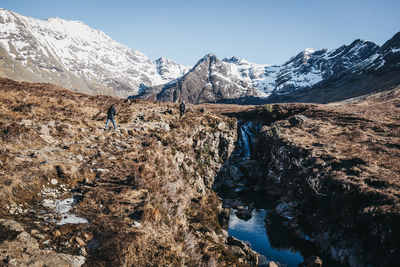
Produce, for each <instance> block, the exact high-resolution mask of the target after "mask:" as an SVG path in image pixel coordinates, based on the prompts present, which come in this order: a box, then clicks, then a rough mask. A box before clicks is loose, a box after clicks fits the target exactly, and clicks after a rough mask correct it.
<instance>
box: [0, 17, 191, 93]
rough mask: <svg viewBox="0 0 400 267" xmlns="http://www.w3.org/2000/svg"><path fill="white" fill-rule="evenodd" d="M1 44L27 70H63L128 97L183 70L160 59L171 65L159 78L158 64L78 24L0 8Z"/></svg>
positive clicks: (173, 77)
mask: <svg viewBox="0 0 400 267" xmlns="http://www.w3.org/2000/svg"><path fill="white" fill-rule="evenodd" d="M0 45H1V46H2V47H4V48H5V50H6V51H7V52H8V54H9V55H10V56H11V57H12V58H13V59H14V60H19V61H21V62H22V64H24V65H26V66H28V63H31V64H33V65H34V66H36V67H39V68H41V69H43V68H44V69H47V70H50V71H57V70H59V71H60V70H61V69H65V70H67V71H69V72H71V73H73V74H75V75H76V76H77V77H80V78H83V79H84V80H85V82H87V83H90V82H91V80H94V81H98V82H100V83H104V84H107V85H108V86H109V87H111V88H113V87H115V88H113V89H114V90H116V91H118V90H121V89H122V90H128V91H130V92H129V94H132V93H136V92H137V90H138V88H139V85H140V84H141V83H143V84H145V85H146V86H151V85H158V84H163V83H166V82H169V81H170V80H172V79H175V78H177V77H179V76H181V75H182V73H183V72H184V70H186V69H187V67H185V66H182V65H180V64H178V63H176V62H173V61H169V60H167V59H165V60H164V61H167V62H168V63H171V62H173V64H172V63H171V64H170V65H166V66H163V73H168V75H163V74H160V73H159V72H158V65H157V64H155V63H153V62H152V61H151V60H150V59H149V58H148V57H146V56H145V55H144V54H143V53H141V52H140V51H137V50H133V49H131V48H129V47H127V46H125V45H122V44H120V43H118V42H116V41H114V40H112V39H111V38H110V37H109V36H107V35H106V34H105V33H104V32H102V31H99V30H95V29H92V28H90V27H89V26H87V25H85V24H84V23H82V22H80V21H67V20H63V19H60V18H49V19H47V20H39V19H35V18H31V17H26V16H22V15H18V14H16V13H14V12H11V11H8V10H6V9H0ZM169 67H171V69H169ZM124 94H125V93H122V94H118V93H117V95H120V96H121V95H124Z"/></svg>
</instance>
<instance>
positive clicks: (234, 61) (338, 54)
mask: <svg viewBox="0 0 400 267" xmlns="http://www.w3.org/2000/svg"><path fill="white" fill-rule="evenodd" d="M398 39H399V34H396V35H395V36H394V37H393V38H392V39H390V40H389V41H388V42H387V43H385V44H384V45H383V46H382V47H379V46H378V45H376V44H374V43H373V42H370V41H362V40H355V41H354V42H352V43H351V44H350V45H344V46H341V47H339V48H337V49H334V50H332V51H328V50H326V49H323V50H319V51H315V50H313V49H305V50H304V51H303V52H301V53H299V54H297V55H296V56H294V57H292V58H290V59H289V60H288V61H287V62H286V63H284V64H283V65H280V66H271V65H259V64H253V63H249V62H247V61H246V60H244V59H239V58H236V57H233V58H230V59H223V60H222V61H220V60H219V59H218V58H217V57H216V56H215V55H212V60H211V61H210V62H211V63H210V64H211V65H210V66H212V68H211V67H210V68H207V67H206V66H204V67H201V66H203V65H204V64H203V62H205V61H206V59H207V58H209V57H210V55H207V56H206V57H204V58H203V59H201V60H200V61H199V62H198V63H197V64H196V66H195V67H194V68H192V69H191V70H190V71H189V73H190V75H189V73H188V74H186V75H184V76H182V77H179V78H177V79H176V80H174V81H172V82H169V83H167V84H165V85H163V86H155V87H151V88H147V89H146V90H143V91H142V92H141V94H139V96H138V97H139V98H142V99H158V100H161V101H182V100H186V101H189V102H191V103H202V102H228V103H240V104H260V103H266V102H287V101H289V102H291V101H303V102H322V103H325V102H331V101H338V100H342V99H346V98H349V97H354V96H357V95H362V94H365V93H369V92H371V91H373V90H382V89H385V88H390V86H392V85H397V84H398V83H399V81H398V79H397V77H398V76H399V75H398V65H399V63H400V59H399V54H400V53H399V52H400V49H399V46H398V43H399V41H398ZM206 65H207V64H206ZM199 66H200V67H199ZM371 75H373V76H371ZM375 76H377V77H378V76H379V77H381V80H379V79H377V80H375V78H372V77H375ZM194 77H197V78H194ZM198 77H203V78H202V79H198ZM369 79H371V80H369ZM388 86H389V87H388ZM378 87H379V88H378ZM349 88H350V89H349Z"/></svg>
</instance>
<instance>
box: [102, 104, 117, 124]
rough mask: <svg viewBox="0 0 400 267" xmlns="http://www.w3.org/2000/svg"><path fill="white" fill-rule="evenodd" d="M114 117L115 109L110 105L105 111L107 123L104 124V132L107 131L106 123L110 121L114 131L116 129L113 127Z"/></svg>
mask: <svg viewBox="0 0 400 267" xmlns="http://www.w3.org/2000/svg"><path fill="white" fill-rule="evenodd" d="M114 116H115V108H114V104H112V105H111V106H110V107H109V108H108V110H107V122H106V128H105V129H104V130H107V127H108V123H109V122H110V120H111V121H112V123H113V125H114V130H116V129H117V126H116V125H115V120H114Z"/></svg>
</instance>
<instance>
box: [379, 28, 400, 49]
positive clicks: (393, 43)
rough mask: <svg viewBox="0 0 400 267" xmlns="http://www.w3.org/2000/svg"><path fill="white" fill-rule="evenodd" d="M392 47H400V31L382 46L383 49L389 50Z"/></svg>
mask: <svg viewBox="0 0 400 267" xmlns="http://www.w3.org/2000/svg"><path fill="white" fill-rule="evenodd" d="M390 49H400V32H398V33H396V34H395V35H394V36H393V37H392V38H390V39H389V40H388V41H387V42H386V43H384V44H383V45H382V47H381V50H382V51H387V50H390Z"/></svg>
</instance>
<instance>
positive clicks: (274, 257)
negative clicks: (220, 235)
mask: <svg viewBox="0 0 400 267" xmlns="http://www.w3.org/2000/svg"><path fill="white" fill-rule="evenodd" d="M267 214H268V210H265V209H258V210H253V212H252V215H253V216H252V218H251V219H250V220H248V221H244V220H241V219H239V218H238V217H237V216H236V215H235V212H234V211H232V213H231V215H230V219H229V227H228V233H229V235H231V236H234V237H236V238H237V239H240V240H242V241H244V242H246V243H249V244H250V246H251V248H252V249H253V250H254V251H256V252H257V253H259V254H260V255H263V256H265V258H266V259H267V260H268V261H276V262H279V263H280V264H281V265H283V266H290V267H291V266H296V267H297V266H298V264H299V263H302V262H303V261H304V259H303V256H302V254H301V253H300V252H299V251H296V250H295V249H293V248H278V247H274V246H273V245H271V242H270V238H269V237H268V233H267V228H266V222H265V218H266V216H267ZM283 239H284V238H283Z"/></svg>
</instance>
